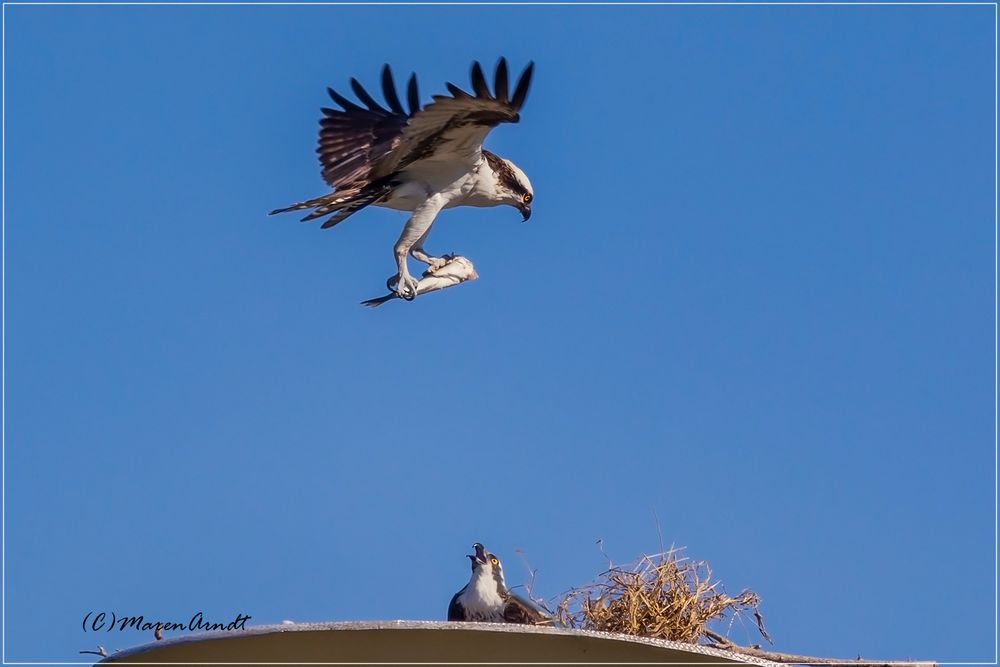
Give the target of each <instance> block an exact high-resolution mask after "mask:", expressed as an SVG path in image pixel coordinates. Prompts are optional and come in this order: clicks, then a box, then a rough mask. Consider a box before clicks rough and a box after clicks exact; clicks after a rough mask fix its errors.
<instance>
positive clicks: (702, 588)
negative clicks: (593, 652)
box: [556, 548, 771, 644]
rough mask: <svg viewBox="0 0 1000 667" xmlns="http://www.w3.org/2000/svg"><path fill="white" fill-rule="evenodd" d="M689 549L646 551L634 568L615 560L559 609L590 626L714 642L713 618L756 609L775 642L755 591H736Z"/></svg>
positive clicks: (574, 622)
mask: <svg viewBox="0 0 1000 667" xmlns="http://www.w3.org/2000/svg"><path fill="white" fill-rule="evenodd" d="M683 551H684V549H683V548H677V549H674V548H671V549H669V550H667V551H664V552H662V553H659V554H655V555H652V556H643V557H642V558H641V559H639V561H638V562H636V563H635V564H634V565H633V566H631V567H628V568H626V567H619V566H614V565H611V566H610V567H609V569H608V570H607V571H605V572H604V573H603V574H601V575H600V576H599V577H598V579H597V581H596V582H594V583H592V584H590V585H588V586H584V587H582V588H575V589H573V590H571V591H569V592H568V593H567V594H566V596H565V597H564V598H563V601H562V602H560V603H559V605H558V607H557V608H556V614H557V617H558V619H559V621H560V622H561V623H563V624H564V625H566V626H568V627H574V628H583V629H587V630H603V631H606V632H620V633H623V634H629V635H638V636H641V637H656V638H660V639H670V640H673V641H681V642H688V643H691V644H695V643H698V642H699V641H702V640H705V641H712V642H716V641H717V640H716V639H715V638H716V637H718V636H719V635H718V634H717V633H715V632H713V631H712V630H711V628H709V627H708V626H709V623H712V622H717V621H722V620H724V619H725V618H727V617H730V618H732V617H740V616H742V615H744V614H750V613H752V614H753V617H754V619H755V624H756V626H757V630H758V631H759V632H760V634H761V636H762V637H764V639H766V640H767V641H768V642H770V641H771V637H770V635H768V633H767V629H766V628H765V627H764V618H763V616H761V614H760V609H759V606H760V597H759V596H758V595H757V594H756V593H754V592H753V591H751V590H744V591H743V592H741V593H739V594H738V595H736V596H735V597H734V596H730V595H728V594H727V593H726V592H725V591H724V590H723V588H722V585H721V584H720V582H719V581H717V580H716V581H713V580H712V570H711V568H709V566H708V563H706V562H704V561H691V560H689V559H688V558H686V557H684V556H683Z"/></svg>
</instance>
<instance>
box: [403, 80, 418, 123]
mask: <svg viewBox="0 0 1000 667" xmlns="http://www.w3.org/2000/svg"><path fill="white" fill-rule="evenodd" d="M406 98H407V100H406V101H407V102H408V103H409V105H410V115H411V116H412V115H413V114H415V113H417V112H418V111H420V92H419V91H418V90H417V75H416V73H414V74H411V75H410V83H409V85H407V86H406Z"/></svg>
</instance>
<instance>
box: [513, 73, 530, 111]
mask: <svg viewBox="0 0 1000 667" xmlns="http://www.w3.org/2000/svg"><path fill="white" fill-rule="evenodd" d="M534 71H535V63H534V62H530V63H528V66H527V67H525V68H524V71H523V72H521V78H520V79H518V80H517V87H516V88H515V89H514V96H513V97H512V98H511V100H510V105H511V106H512V107H514V110H515V111H519V110H520V109H521V107H522V106H523V105H524V98H526V97H527V96H528V86H530V85H531V74H532V72H534Z"/></svg>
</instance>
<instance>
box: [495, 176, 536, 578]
mask: <svg viewBox="0 0 1000 667" xmlns="http://www.w3.org/2000/svg"><path fill="white" fill-rule="evenodd" d="M528 196H529V197H530V196H531V195H528ZM490 562H491V563H493V564H494V565H499V564H500V561H498V560H497V559H496V558H491V559H490Z"/></svg>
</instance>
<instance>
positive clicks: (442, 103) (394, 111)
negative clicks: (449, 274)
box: [272, 58, 534, 299]
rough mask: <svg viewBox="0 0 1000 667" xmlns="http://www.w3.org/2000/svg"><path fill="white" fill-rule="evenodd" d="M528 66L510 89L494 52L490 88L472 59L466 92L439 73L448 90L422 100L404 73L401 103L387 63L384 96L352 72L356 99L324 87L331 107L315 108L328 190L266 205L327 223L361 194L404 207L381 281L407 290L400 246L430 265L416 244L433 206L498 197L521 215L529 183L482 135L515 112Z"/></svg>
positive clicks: (359, 203) (494, 201) (360, 204)
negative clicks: (391, 262) (386, 278)
mask: <svg viewBox="0 0 1000 667" xmlns="http://www.w3.org/2000/svg"><path fill="white" fill-rule="evenodd" d="M533 69H534V65H533V64H529V65H528V66H527V67H526V68H525V69H524V71H523V72H522V73H521V75H520V77H519V78H518V81H517V84H516V85H515V87H514V90H513V92H512V93H511V92H510V86H509V80H508V78H509V76H508V70H507V62H506V61H505V60H504V59H503V58H501V59H500V61H499V62H498V63H497V67H496V72H495V75H494V81H493V91H490V87H489V84H488V83H487V81H486V76H485V74H484V73H483V69H482V66H481V65H480V64H479V63H478V62H477V63H474V64H473V66H472V75H471V80H472V91H473V92H472V93H469V92H466V91H464V90H462V89H461V88H459V87H458V86H455V85H454V84H451V83H449V84H446V85H447V88H448V91H449V93H450V94H449V95H435V96H433V101H432V102H430V103H429V104H427V105H425V106H422V107H421V105H420V98H419V92H418V90H417V81H416V76H415V75H413V76H411V77H410V80H409V83H408V85H407V90H406V101H407V107H408V109H406V108H404V107H403V104H402V102H401V100H400V98H399V95H398V92H397V90H396V84H395V81H394V79H393V75H392V71H391V69H390V68H389V66H388V65H386V66H385V67H384V68H383V70H382V79H381V85H382V94H383V96H384V97H385V105H384V106H383V105H382V104H380V103H379V102H377V101H376V100H375V99H374V98H373V97H372V96H371V95H370V94H369V93H368V91H367V90H365V88H364V87H363V86H362V85H361V83H360V82H358V81H357V80H356V79H351V89H352V90H353V91H354V94H355V95H356V96H357V98H358V100H359V101H360V104H358V103H356V102H352V101H351V100H349V99H347V98H346V97H344V96H343V95H341V94H339V93H337V92H336V91H334V90H332V89H328V92H329V94H330V97H331V98H332V99H333V101H334V102H336V103H337V104H338V105H339V106H340V107H341V108H340V109H330V108H324V109H323V110H322V111H323V118H322V120H321V121H320V134H319V147H318V148H317V153H318V155H319V160H320V164H321V166H322V175H323V179H324V180H325V181H326V183H327V184H328V185H330V186H331V187H332V188H333V192H331V193H329V194H326V195H323V196H320V197H316V198H314V199H309V200H306V201H302V202H299V203H296V204H293V205H291V206H288V207H286V208H281V209H277V210H275V211H272V213H281V212H285V211H293V210H305V209H312V211H311V212H310V213H309V214H308V215H306V216H305V217H304V218H303V220H313V219H317V218H321V217H324V216H329V217H328V218H327V219H326V220H325V221H324V223H323V225H322V226H323V227H324V228H327V227H332V226H333V225H336V224H337V223H339V222H341V221H343V220H344V219H346V218H347V217H349V216H350V215H352V214H354V213H356V212H357V211H359V210H361V209H362V208H364V207H366V206H369V205H371V204H374V205H376V206H386V207H389V208H395V209H400V210H406V211H412V212H413V215H412V216H411V217H410V219H409V220H408V221H407V223H406V226H405V227H404V229H403V233H402V234H401V235H400V238H399V240H398V241H397V243H396V245H395V247H394V249H393V250H394V255H395V258H396V264H397V273H396V275H395V276H393V278H391V279H390V282H395V281H398V287H397V288H396V291H397V293H398V294H399V295H400V296H401V297H403V298H406V299H411V298H413V296H415V293H416V291H415V290H416V281H415V280H414V279H413V278H412V276H410V274H409V271H408V269H407V266H406V255H407V253H409V254H411V255H412V256H413V257H414V258H416V259H417V260H419V261H423V262H424V263H426V264H429V265H430V266H431V267H437V266H440V265H441V264H443V261H444V260H443V259H442V258H440V257H432V256H430V255H428V254H426V253H425V252H424V250H423V242H424V240H425V238H426V236H427V233H428V232H429V231H430V227H431V225H432V224H433V222H434V219H435V218H436V216H437V214H438V212H440V211H441V210H442V209H445V208H451V207H454V206H462V205H467V206H498V205H504V204H505V205H510V206H514V207H516V208H518V209H519V210H520V211H521V213H522V214H523V215H524V219H525V220H527V218H528V217H529V216H530V214H531V206H530V204H531V200H532V199H533V196H534V193H533V192H532V190H531V183H530V182H529V181H528V178H527V176H526V175H525V174H524V172H523V171H521V170H520V169H519V168H517V167H516V166H515V165H514V164H513V163H511V162H510V161H509V160H505V159H503V158H501V157H499V156H496V155H494V154H493V153H490V152H489V151H486V150H485V149H483V147H482V143H483V140H484V139H485V138H486V135H487V134H488V133H489V131H490V130H491V129H492V128H494V127H496V126H497V125H499V124H500V123H516V122H518V120H519V119H520V110H521V107H522V106H523V104H524V100H525V98H526V96H527V94H528V87H529V86H530V83H531V75H532V72H533Z"/></svg>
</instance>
